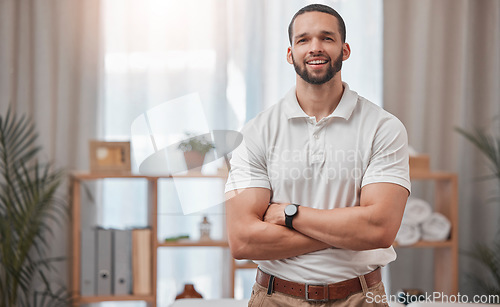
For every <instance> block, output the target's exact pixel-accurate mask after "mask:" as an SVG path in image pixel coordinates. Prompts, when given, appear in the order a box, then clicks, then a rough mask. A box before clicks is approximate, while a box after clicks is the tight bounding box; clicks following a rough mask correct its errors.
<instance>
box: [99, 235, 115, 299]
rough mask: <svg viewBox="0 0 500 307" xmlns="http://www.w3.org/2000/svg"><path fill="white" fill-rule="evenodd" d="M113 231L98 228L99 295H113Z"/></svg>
mask: <svg viewBox="0 0 500 307" xmlns="http://www.w3.org/2000/svg"><path fill="white" fill-rule="evenodd" d="M112 233H113V230H112V229H104V228H97V266H96V276H97V291H96V292H97V293H96V294H97V295H111V294H112V293H113V291H112V282H111V276H112V270H111V269H112V267H111V260H112V245H111V244H112Z"/></svg>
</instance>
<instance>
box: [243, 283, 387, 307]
mask: <svg viewBox="0 0 500 307" xmlns="http://www.w3.org/2000/svg"><path fill="white" fill-rule="evenodd" d="M361 285H362V287H363V291H361V292H358V293H353V294H351V295H349V296H348V297H346V298H344V299H340V300H330V301H328V302H307V301H306V300H305V299H303V298H298V297H295V296H291V295H287V294H283V293H280V292H273V293H272V294H271V295H267V289H266V288H264V287H262V286H261V285H259V284H258V283H255V284H254V286H253V289H252V297H251V298H250V301H249V302H248V307H301V306H307V307H310V306H313V307H331V306H335V307H351V306H352V307H358V306H359V307H378V306H384V307H388V306H389V305H388V304H387V303H386V302H385V300H383V299H382V298H383V297H384V298H385V290H384V284H383V283H382V282H379V283H378V284H376V285H375V286H373V287H371V288H366V284H364V283H363V282H362V283H361Z"/></svg>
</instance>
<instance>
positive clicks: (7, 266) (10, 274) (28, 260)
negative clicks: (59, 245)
mask: <svg viewBox="0 0 500 307" xmlns="http://www.w3.org/2000/svg"><path fill="white" fill-rule="evenodd" d="M36 139H37V134H36V132H35V128H34V125H33V123H32V122H31V121H30V120H28V119H27V118H26V117H24V116H23V117H21V118H18V117H17V116H16V115H15V114H13V112H11V109H10V108H9V110H8V111H7V114H6V115H5V116H3V115H1V114H0V307H14V306H67V305H68V303H69V302H70V301H71V299H70V294H69V293H68V292H67V291H66V288H65V287H64V286H62V285H61V286H57V287H56V288H54V287H53V284H52V283H51V281H49V280H48V278H47V276H46V274H47V273H48V272H50V271H51V270H54V262H55V261H61V260H63V259H64V258H62V257H57V258H47V256H46V252H47V250H48V249H49V248H50V246H49V242H48V241H47V238H48V235H49V234H51V231H52V230H51V227H50V222H51V221H56V222H60V221H61V218H63V217H64V215H65V214H66V203H65V202H64V201H62V200H61V199H59V198H58V197H57V196H56V191H57V189H58V187H59V186H60V184H61V181H62V179H63V173H62V172H61V171H60V170H54V169H53V166H52V165H51V164H50V163H41V162H39V161H38V160H37V158H36V155H37V154H38V153H39V152H40V150H41V147H39V146H37V145H36ZM35 284H37V287H36V289H35ZM61 284H62V283H61ZM40 287H41V288H40Z"/></svg>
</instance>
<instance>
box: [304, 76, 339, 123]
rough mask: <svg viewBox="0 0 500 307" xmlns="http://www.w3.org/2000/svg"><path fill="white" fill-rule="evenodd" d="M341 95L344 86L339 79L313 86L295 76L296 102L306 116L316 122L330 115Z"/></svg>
mask: <svg viewBox="0 0 500 307" xmlns="http://www.w3.org/2000/svg"><path fill="white" fill-rule="evenodd" d="M343 93H344V86H343V85H342V81H341V79H340V78H332V79H331V80H330V81H328V82H327V83H324V84H321V85H314V84H309V83H307V82H305V81H304V80H302V79H300V77H299V76H297V86H296V96H297V101H298V102H299V105H300V107H301V108H302V110H304V112H305V113H306V114H307V115H309V116H314V117H316V121H317V122H319V121H320V120H321V119H322V118H323V117H326V116H328V115H330V114H332V112H333V111H334V110H335V108H336V107H337V106H338V104H339V102H340V99H341V98H342V94H343Z"/></svg>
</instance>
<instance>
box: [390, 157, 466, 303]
mask: <svg viewBox="0 0 500 307" xmlns="http://www.w3.org/2000/svg"><path fill="white" fill-rule="evenodd" d="M411 165H412V163H411V159H410V166H411ZM414 165H415V164H414ZM427 167H428V164H427ZM410 178H411V180H412V183H414V182H417V181H431V182H434V202H433V203H434V208H433V209H434V211H435V212H439V213H441V214H443V215H444V216H446V217H447V218H448V219H449V220H450V222H451V232H450V238H449V239H448V240H446V241H443V242H426V241H420V242H417V243H416V244H414V245H411V246H404V247H402V246H398V245H397V244H394V247H396V248H433V249H434V291H436V292H442V293H444V294H447V295H457V294H458V178H457V175H456V174H453V173H447V172H432V171H430V170H428V169H427V168H425V167H423V168H420V167H418V168H415V167H414V168H410ZM416 197H418V195H416Z"/></svg>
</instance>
